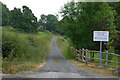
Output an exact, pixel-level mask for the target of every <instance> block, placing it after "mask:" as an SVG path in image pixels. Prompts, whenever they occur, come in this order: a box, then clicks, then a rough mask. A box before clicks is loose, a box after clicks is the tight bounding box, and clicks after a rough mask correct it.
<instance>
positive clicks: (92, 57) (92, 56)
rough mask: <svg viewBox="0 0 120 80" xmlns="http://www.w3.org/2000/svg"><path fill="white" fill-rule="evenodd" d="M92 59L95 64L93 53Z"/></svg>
mask: <svg viewBox="0 0 120 80" xmlns="http://www.w3.org/2000/svg"><path fill="white" fill-rule="evenodd" d="M92 58H93V62H94V52H93V56H92Z"/></svg>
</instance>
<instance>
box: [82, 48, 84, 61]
mask: <svg viewBox="0 0 120 80" xmlns="http://www.w3.org/2000/svg"><path fill="white" fill-rule="evenodd" d="M82 61H84V48H82Z"/></svg>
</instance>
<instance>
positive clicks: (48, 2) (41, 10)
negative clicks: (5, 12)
mask: <svg viewBox="0 0 120 80" xmlns="http://www.w3.org/2000/svg"><path fill="white" fill-rule="evenodd" d="M0 1H1V2H2V3H4V4H6V5H7V7H8V8H9V9H10V10H12V9H14V7H16V8H22V6H23V5H26V6H28V7H29V8H30V9H31V10H32V12H33V13H34V15H35V16H36V17H37V18H38V19H39V18H40V15H41V14H45V15H47V14H54V15H55V14H57V13H58V11H59V10H60V9H61V7H62V6H63V5H64V4H65V3H67V2H69V1H71V0H0Z"/></svg>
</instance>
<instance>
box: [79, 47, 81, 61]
mask: <svg viewBox="0 0 120 80" xmlns="http://www.w3.org/2000/svg"><path fill="white" fill-rule="evenodd" d="M79 53H80V56H79V58H80V61H82V54H81V49H80V50H79Z"/></svg>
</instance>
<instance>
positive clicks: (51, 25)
mask: <svg viewBox="0 0 120 80" xmlns="http://www.w3.org/2000/svg"><path fill="white" fill-rule="evenodd" d="M57 21H58V19H57V17H56V16H54V15H52V14H48V15H44V14H42V15H41V18H40V20H39V23H40V26H43V30H49V31H50V32H52V31H54V32H55V31H56V24H57Z"/></svg>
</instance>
